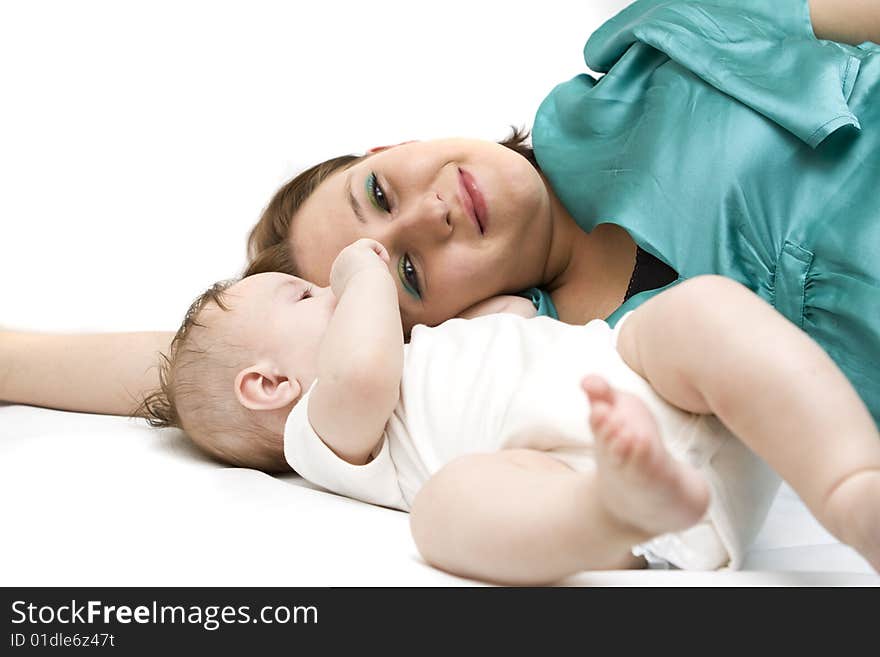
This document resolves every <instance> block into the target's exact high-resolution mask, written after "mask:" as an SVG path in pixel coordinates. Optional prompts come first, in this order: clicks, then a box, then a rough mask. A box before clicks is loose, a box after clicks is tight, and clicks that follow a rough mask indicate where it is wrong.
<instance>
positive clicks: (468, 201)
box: [458, 169, 489, 235]
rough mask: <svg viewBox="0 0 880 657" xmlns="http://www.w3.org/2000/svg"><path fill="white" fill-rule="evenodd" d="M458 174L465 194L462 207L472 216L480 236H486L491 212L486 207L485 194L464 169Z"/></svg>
mask: <svg viewBox="0 0 880 657" xmlns="http://www.w3.org/2000/svg"><path fill="white" fill-rule="evenodd" d="M458 174H459V182H460V184H461V188H462V191H463V192H464V193H463V195H462V205H464V209H465V212H467V213H468V214H469V215H470V217H471V219H473V221H474V223H475V224H476V225H477V228H478V229H479V231H480V235H485V234H486V229H487V228H488V226H489V224H488V218H489V212H488V208H487V207H486V199H484V198H483V194H482V192H480V188H479V187H478V186H477V181H476V180H474V177H473V176H472V175H471V174H469V173H468V172H467V171H465V170H464V169H459V170H458Z"/></svg>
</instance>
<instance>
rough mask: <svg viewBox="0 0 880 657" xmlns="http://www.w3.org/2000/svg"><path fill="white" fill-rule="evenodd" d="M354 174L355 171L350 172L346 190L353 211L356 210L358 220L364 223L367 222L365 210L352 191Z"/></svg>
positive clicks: (346, 181) (355, 214)
mask: <svg viewBox="0 0 880 657" xmlns="http://www.w3.org/2000/svg"><path fill="white" fill-rule="evenodd" d="M353 176H354V171H352V172H351V173H349V174H348V178H346V180H345V187H346V191H347V192H348V204H349V205H350V206H351V210H352V212H354V216H356V217H357V219H358V221H360V222H361V223H362V224H365V223H367V222H366V220H365V219H364V212H363V210H361V204H360V203H358V200H357V199H356V198H355V197H354V194H353V193H352V191H351V179H352V177H353Z"/></svg>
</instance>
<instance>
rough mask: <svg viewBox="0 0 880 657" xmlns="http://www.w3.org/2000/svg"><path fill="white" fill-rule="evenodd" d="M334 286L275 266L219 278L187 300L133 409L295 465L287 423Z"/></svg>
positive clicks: (236, 451) (224, 448)
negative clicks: (155, 376)
mask: <svg viewBox="0 0 880 657" xmlns="http://www.w3.org/2000/svg"><path fill="white" fill-rule="evenodd" d="M335 307H336V298H335V297H334V296H333V293H332V292H331V290H330V288H322V287H318V286H316V285H312V284H310V283H307V282H306V281H304V280H302V279H299V278H296V277H294V276H288V275H287V274H280V273H276V272H271V273H264V274H256V275H254V276H249V277H247V278H244V279H242V280H240V281H237V282H235V281H231V282H224V283H217V284H215V285H214V286H213V287H211V288H210V289H209V290H207V291H206V292H205V293H204V294H202V295H201V296H200V297H199V298H198V299H196V300H195V302H194V303H193V304H192V305H191V306H190V308H189V310H188V311H187V313H186V317H185V318H184V321H183V324H182V325H181V327H180V329H179V330H178V331H177V335H176V336H175V337H174V340H173V341H172V343H171V349H170V352H169V353H168V355H167V356H166V355H163V357H162V364H161V368H160V373H159V380H160V386H159V389H158V390H157V391H155V392H153V393H152V394H150V395H148V396H147V398H146V399H145V400H144V402H143V403H142V404H141V406H140V407H139V409H138V411H137V412H136V414H137V415H142V416H144V417H146V418H147V421H148V422H149V423H150V424H151V425H152V426H158V427H179V428H181V429H183V430H184V431H185V432H186V433H187V434H188V435H189V436H190V438H191V439H192V440H193V442H195V443H196V444H197V445H198V446H199V447H201V448H202V449H203V450H205V451H206V452H208V453H209V454H211V455H212V456H214V457H216V458H219V459H221V460H223V461H226V462H229V463H232V464H234V465H238V466H244V467H251V468H257V469H260V470H264V471H267V472H277V471H282V470H289V469H290V467H289V466H288V465H287V464H286V462H285V460H284V452H283V435H284V423H285V420H286V419H287V415H288V414H289V413H290V410H291V409H292V408H293V406H294V405H295V404H296V403H297V401H298V400H299V399H300V397H301V396H302V395H303V393H305V392H306V391H307V390H308V389H309V387H310V386H311V385H312V383H313V382H314V380H315V376H316V369H317V360H318V348H319V346H320V344H321V339H322V338H323V336H324V333H325V331H326V329H327V324H328V323H329V321H330V318H331V317H332V315H333V311H334V309H335Z"/></svg>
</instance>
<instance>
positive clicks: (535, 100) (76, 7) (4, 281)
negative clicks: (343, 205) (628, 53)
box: [0, 0, 627, 331]
mask: <svg viewBox="0 0 880 657" xmlns="http://www.w3.org/2000/svg"><path fill="white" fill-rule="evenodd" d="M626 4H627V2H626V1H625V0H606V1H592V2H591V1H589V0H581V1H579V2H563V1H561V0H544V1H542V2H535V1H534V0H532V1H529V2H511V1H508V2H503V3H484V2H477V1H474V0H472V1H469V2H462V1H459V0H443V1H442V2H433V3H424V2H399V3H398V2H381V1H380V2H368V1H361V2H339V1H337V2H332V1H325V2H302V1H293V0H291V1H288V2H269V1H262V2H237V3H236V2H156V1H153V2H140V3H135V2H95V1H77V2H59V1H51V2H50V1H32V2H4V3H2V4H0V62H2V64H0V225H2V230H0V327H4V328H25V329H34V330H45V331H86V330H98V331H104V330H148V329H167V330H174V329H176V327H177V325H178V323H179V321H180V319H181V318H182V316H183V313H184V311H185V310H186V307H187V306H188V305H189V302H190V301H191V300H192V298H193V297H195V296H196V295H197V294H198V293H200V292H201V291H202V290H203V289H204V288H205V287H207V286H208V285H209V284H210V283H212V282H213V281H214V280H216V279H220V278H227V277H230V276H234V275H237V274H239V273H240V271H241V269H242V268H243V266H244V264H245V240H246V236H247V233H248V230H249V229H250V227H251V226H252V225H253V224H254V222H255V221H256V220H257V219H258V217H259V215H260V212H261V210H262V208H263V207H264V205H265V204H266V202H267V201H268V200H269V198H270V196H271V195H272V193H273V192H274V191H275V189H276V188H277V187H278V186H279V185H281V184H282V183H283V182H285V181H286V180H287V179H288V178H290V177H291V176H292V175H294V174H295V173H297V172H299V171H300V170H302V169H303V168H305V167H307V166H309V165H311V164H313V163H315V162H317V161H319V160H323V159H326V158H328V157H333V156H336V155H341V154H344V153H353V152H357V153H360V152H363V151H365V150H366V149H368V148H370V147H371V146H375V145H381V144H387V143H395V142H398V141H403V140H407V139H426V138H436V137H449V136H467V137H477V138H484V139H493V140H497V139H502V138H504V137H506V136H507V134H508V132H509V130H508V125H510V124H517V125H524V126H527V127H531V123H532V119H533V117H534V113H535V110H536V109H537V107H538V105H539V103H540V102H541V100H542V99H543V98H544V96H545V95H546V94H547V93H548V92H549V91H550V90H551V89H552V88H553V86H554V85H556V84H558V83H560V82H562V81H564V80H567V79H569V78H571V77H572V76H574V75H576V74H578V73H581V72H584V71H585V70H587V69H586V67H585V65H584V63H583V59H582V49H583V45H584V43H585V41H586V39H587V37H588V36H589V34H590V33H591V32H592V31H593V30H594V29H595V28H596V27H598V26H599V25H600V24H601V23H602V21H603V20H604V19H606V18H608V17H610V16H611V15H613V14H614V13H615V12H616V11H617V10H618V9H619V8H620V7H622V6H624V5H626Z"/></svg>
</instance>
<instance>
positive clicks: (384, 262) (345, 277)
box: [330, 238, 391, 299]
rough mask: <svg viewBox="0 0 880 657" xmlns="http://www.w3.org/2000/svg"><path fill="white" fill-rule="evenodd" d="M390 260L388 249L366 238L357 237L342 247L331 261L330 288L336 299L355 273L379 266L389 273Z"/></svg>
mask: <svg viewBox="0 0 880 657" xmlns="http://www.w3.org/2000/svg"><path fill="white" fill-rule="evenodd" d="M390 262H391V259H390V258H389V257H388V251H387V250H386V249H385V247H384V246H382V245H381V244H380V243H379V242H377V241H376V240H371V239H368V238H363V239H359V240H358V241H357V242H354V243H353V244H349V245H348V246H347V247H345V248H344V249H342V251H340V252H339V255H338V256H336V260H334V261H333V268H332V269H331V270H330V288H331V289H332V290H333V294H334V295H336V298H337V299H338V298H339V297H341V296H342V294H343V292H345V288H346V287H348V284H349V282H350V281H351V279H352V278H354V276H355V275H356V274H358V273H359V272H361V271H364V270H365V269H371V268H373V267H381V268H382V270H383V271H385V272H386V273H389V274H390V272H389V270H388V265H389V263H390Z"/></svg>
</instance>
